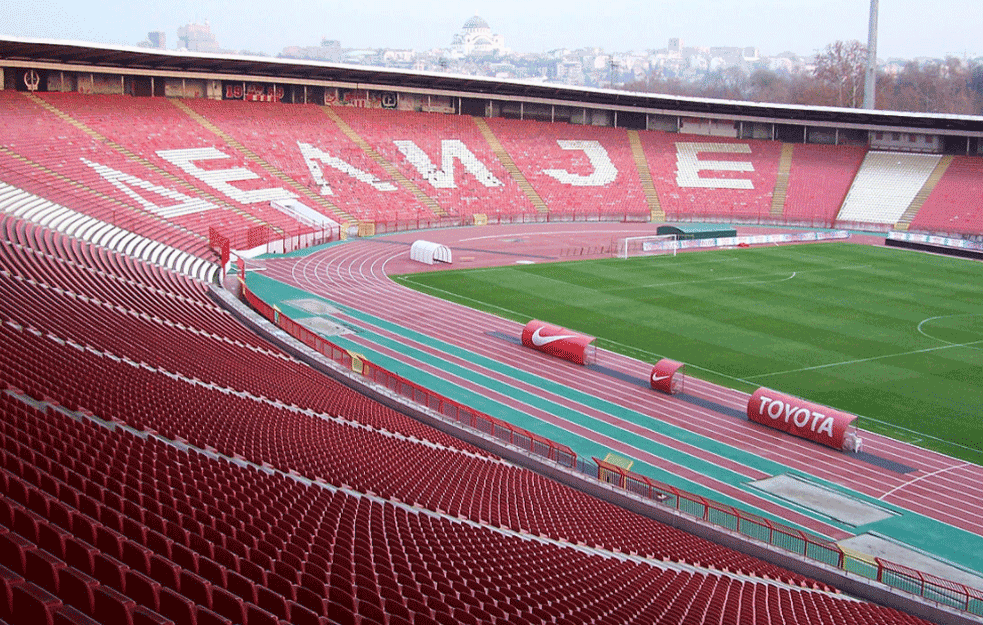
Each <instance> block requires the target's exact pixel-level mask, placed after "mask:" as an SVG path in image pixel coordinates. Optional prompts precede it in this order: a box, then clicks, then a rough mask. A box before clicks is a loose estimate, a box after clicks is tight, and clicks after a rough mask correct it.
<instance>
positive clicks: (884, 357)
mask: <svg viewBox="0 0 983 625" xmlns="http://www.w3.org/2000/svg"><path fill="white" fill-rule="evenodd" d="M396 279H397V280H399V281H400V282H401V283H403V284H405V285H407V286H410V287H412V288H415V289H418V290H420V291H423V292H426V293H430V294H432V295H436V296H439V297H443V298H445V299H449V300H453V301H457V302H461V303H463V304H466V305H468V306H471V307H473V308H477V309H481V310H485V311H488V312H491V313H494V314H496V315H499V316H502V317H506V318H510V319H514V320H515V321H518V322H521V323H525V322H527V321H529V320H530V319H541V320H543V321H547V322H549V323H554V324H557V325H561V326H565V327H568V328H571V329H575V330H578V331H580V332H584V333H587V334H591V335H593V336H596V337H598V340H597V345H598V346H599V347H602V348H605V349H610V350H612V351H617V352H621V353H624V354H626V355H629V356H632V357H636V358H639V359H642V360H645V361H648V362H654V361H655V360H657V359H658V358H660V357H669V358H673V359H676V360H680V361H683V362H685V363H687V373H688V374H689V375H691V376H696V377H700V378H704V379H707V380H711V381H714V382H717V383H720V384H724V385H727V386H730V387H733V388H737V389H741V390H744V391H749V392H750V391H753V390H754V389H756V388H757V387H759V386H767V387H769V388H773V389H776V390H780V391H784V392H787V393H792V394H795V395H798V396H801V397H804V398H806V399H810V400H812V401H815V402H818V403H821V404H825V405H829V406H833V407H836V408H840V409H842V410H846V411H848V412H852V413H854V414H858V415H860V416H861V420H860V425H861V427H862V428H863V429H866V430H870V431H876V432H881V433H884V434H888V435H890V436H894V437H895V438H899V439H902V440H907V441H909V442H913V443H916V444H918V445H921V446H924V447H928V448H932V449H938V450H940V451H943V452H945V453H948V454H950V455H953V456H956V457H959V458H964V459H966V460H969V461H972V462H976V463H980V464H983V263H980V262H974V261H969V260H963V259H956V258H947V257H940V256H933V255H929V254H922V253H917V252H909V251H901V250H895V249H889V248H883V247H873V246H865V245H854V244H850V243H825V244H812V245H796V246H791V245H790V246H783V247H762V248H752V249H732V250H716V251H704V252H694V253H685V254H679V255H678V256H676V257H671V256H651V257H642V258H634V259H630V260H622V259H615V258H612V259H604V260H595V261H576V262H563V263H547V264H539V265H521V266H520V265H513V266H507V267H501V268H492V269H474V270H450V271H440V272H430V273H422V274H412V275H406V276H398V277H397V278H396ZM646 373H647V372H646Z"/></svg>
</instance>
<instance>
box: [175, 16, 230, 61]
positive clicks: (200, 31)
mask: <svg viewBox="0 0 983 625" xmlns="http://www.w3.org/2000/svg"><path fill="white" fill-rule="evenodd" d="M177 41H178V48H179V49H182V50H187V51H188V52H206V53H207V52H221V51H222V49H221V48H219V45H218V41H216V40H215V35H213V34H212V29H211V27H210V26H209V25H208V20H205V23H204V24H188V25H186V26H182V27H180V28H178V29H177Z"/></svg>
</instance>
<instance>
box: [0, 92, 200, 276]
mask: <svg viewBox="0 0 983 625" xmlns="http://www.w3.org/2000/svg"><path fill="white" fill-rule="evenodd" d="M117 115H118V116H119V117H122V114H119V113H117ZM0 117H2V118H3V119H4V123H3V124H2V125H0V147H2V148H3V149H0V181H2V182H6V183H8V184H10V185H13V186H15V187H19V188H21V189H23V190H25V191H28V192H30V193H33V194H35V195H37V196H40V197H42V198H44V199H47V200H50V201H51V202H55V203H58V204H61V205H64V206H66V207H69V208H71V209H74V210H77V211H81V212H83V213H85V214H86V215H89V216H91V217H94V218H96V219H99V220H101V221H104V222H109V223H112V224H116V225H117V226H119V227H121V228H124V229H126V230H130V231H132V232H135V233H137V234H141V235H143V236H145V237H148V238H151V239H154V240H156V241H158V242H161V243H166V244H168V245H171V246H173V247H176V248H178V249H182V250H186V251H188V252H189V253H191V254H194V255H197V256H201V257H205V258H210V257H211V256H212V255H211V253H210V252H209V251H208V246H207V240H206V239H205V235H207V233H208V230H207V226H205V227H203V228H202V227H200V224H199V229H197V230H196V229H195V228H194V226H195V219H201V217H196V216H192V215H188V216H185V217H175V218H172V219H164V218H161V217H159V216H158V215H155V214H154V213H152V212H151V211H149V210H147V209H146V208H145V207H143V206H141V205H139V204H138V203H137V202H136V201H135V200H134V199H133V198H131V197H129V196H127V195H126V194H124V193H123V192H122V191H120V190H119V189H118V188H116V187H114V186H113V185H112V184H110V183H109V182H108V181H107V180H105V179H104V178H103V177H101V176H100V175H99V174H98V173H97V172H96V171H95V170H94V169H93V168H92V167H90V166H88V165H86V164H85V162H84V161H83V160H82V159H86V160H88V161H90V162H94V163H99V164H103V165H107V166H109V167H112V168H114V169H118V170H120V171H123V172H125V173H128V174H132V175H135V176H137V177H139V178H142V179H144V180H147V181H150V182H152V183H154V184H164V185H167V184H169V183H166V181H163V180H161V179H160V178H159V177H158V176H156V175H155V174H154V173H153V172H152V171H151V170H148V169H146V168H144V167H141V166H139V165H136V164H135V163H133V162H130V161H127V159H126V158H125V157H123V156H122V155H120V154H119V153H118V152H115V151H114V150H112V149H110V148H109V147H107V146H106V145H104V144H103V143H101V142H99V141H97V140H95V139H93V138H91V137H89V136H88V135H86V134H85V133H84V132H82V131H81V130H79V129H77V128H75V127H73V126H72V125H70V124H68V123H67V122H65V121H62V120H60V119H58V118H57V117H56V116H55V115H54V114H52V113H51V112H49V111H46V110H44V109H43V108H41V107H40V106H38V105H36V104H35V103H33V102H31V101H30V100H28V99H27V98H25V97H24V96H23V95H22V94H18V93H16V92H10V91H0ZM119 117H117V123H118V124H120V125H126V122H125V121H121V120H120V119H119ZM25 159H26V160H25ZM170 186H171V187H173V186H174V185H173V184H170ZM185 191H187V190H185ZM145 193H146V192H145ZM147 197H148V198H149V199H150V200H151V201H153V202H160V203H162V204H164V205H165V206H171V205H174V204H177V203H178V201H177V200H174V199H166V200H165V199H163V198H161V197H160V196H157V195H154V194H152V193H147ZM213 212H215V211H208V212H206V213H202V214H200V215H207V216H208V218H209V219H213V220H218V218H217V217H216V216H215V215H210V213H213ZM189 227H190V228H191V229H190V230H189V229H186V228H189ZM195 232H197V233H199V235H200V236H195ZM202 233H203V234H202Z"/></svg>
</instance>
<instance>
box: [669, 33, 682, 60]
mask: <svg viewBox="0 0 983 625" xmlns="http://www.w3.org/2000/svg"><path fill="white" fill-rule="evenodd" d="M682 52H683V40H682V39H680V38H679V37H673V38H672V39H670V40H669V54H671V55H673V56H679V55H680V54H682Z"/></svg>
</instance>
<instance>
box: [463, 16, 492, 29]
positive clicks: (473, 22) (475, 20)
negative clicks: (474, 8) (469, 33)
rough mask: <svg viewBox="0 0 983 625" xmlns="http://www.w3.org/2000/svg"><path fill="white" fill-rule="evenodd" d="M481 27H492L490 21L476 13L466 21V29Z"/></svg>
mask: <svg viewBox="0 0 983 625" xmlns="http://www.w3.org/2000/svg"><path fill="white" fill-rule="evenodd" d="M480 29H491V27H490V26H489V25H488V22H486V21H485V20H483V19H482V18H480V17H478V16H477V15H475V16H474V17H472V18H471V19H469V20H468V21H466V22H464V30H480Z"/></svg>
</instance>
